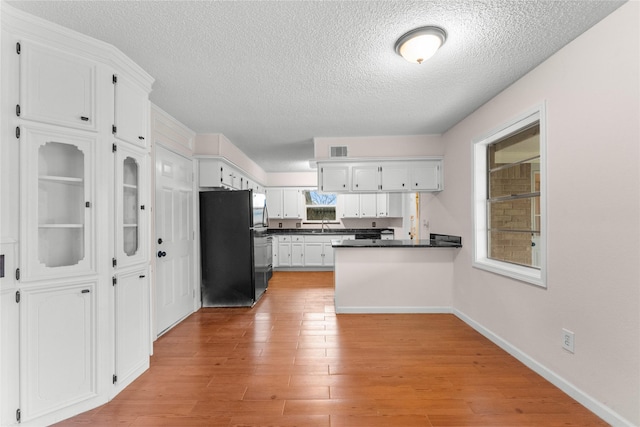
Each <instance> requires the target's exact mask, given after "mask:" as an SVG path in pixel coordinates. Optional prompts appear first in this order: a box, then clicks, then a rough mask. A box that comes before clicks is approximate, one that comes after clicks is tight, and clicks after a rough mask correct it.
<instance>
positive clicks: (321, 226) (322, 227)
mask: <svg viewBox="0 0 640 427" xmlns="http://www.w3.org/2000/svg"><path fill="white" fill-rule="evenodd" d="M324 221H325V218H322V220H321V221H320V232H321V233H324V224H325V222H324ZM328 229H329V224H327V230H328Z"/></svg>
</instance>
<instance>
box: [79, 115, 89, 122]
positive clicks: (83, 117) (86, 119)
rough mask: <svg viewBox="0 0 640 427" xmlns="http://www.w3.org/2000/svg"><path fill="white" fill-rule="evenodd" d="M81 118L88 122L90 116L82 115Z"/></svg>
mask: <svg viewBox="0 0 640 427" xmlns="http://www.w3.org/2000/svg"><path fill="white" fill-rule="evenodd" d="M80 120H82V121H83V122H88V121H89V117H85V116H80Z"/></svg>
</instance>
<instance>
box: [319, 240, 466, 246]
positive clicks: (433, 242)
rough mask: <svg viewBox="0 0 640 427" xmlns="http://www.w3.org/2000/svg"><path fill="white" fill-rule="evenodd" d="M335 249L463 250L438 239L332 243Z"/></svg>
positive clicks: (457, 243) (455, 243)
mask: <svg viewBox="0 0 640 427" xmlns="http://www.w3.org/2000/svg"><path fill="white" fill-rule="evenodd" d="M331 246H332V247H334V248H461V247H462V243H461V242H449V241H444V240H436V239H430V240H427V239H423V240H383V239H360V240H343V241H342V242H339V241H337V240H336V241H332V242H331Z"/></svg>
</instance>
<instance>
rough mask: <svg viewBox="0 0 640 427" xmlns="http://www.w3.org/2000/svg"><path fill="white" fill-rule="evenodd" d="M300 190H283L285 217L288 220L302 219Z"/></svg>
mask: <svg viewBox="0 0 640 427" xmlns="http://www.w3.org/2000/svg"><path fill="white" fill-rule="evenodd" d="M301 197H302V195H301V193H300V190H293V189H290V188H285V189H284V190H282V211H283V217H284V218H287V219H291V218H295V219H299V218H302V214H301V209H300V205H301V203H302V198H301Z"/></svg>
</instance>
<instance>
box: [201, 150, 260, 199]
mask: <svg viewBox="0 0 640 427" xmlns="http://www.w3.org/2000/svg"><path fill="white" fill-rule="evenodd" d="M247 175H248V174H247V173H246V172H245V171H243V170H240V169H239V168H237V167H235V166H232V165H231V164H230V163H229V162H227V161H226V160H224V159H223V158H219V157H216V158H207V157H201V158H199V159H198V185H199V186H200V187H222V188H228V189H231V190H253V191H254V192H257V193H262V192H264V189H263V187H262V186H261V185H260V184H258V183H257V182H256V181H254V180H251V179H250V178H248V177H247Z"/></svg>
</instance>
